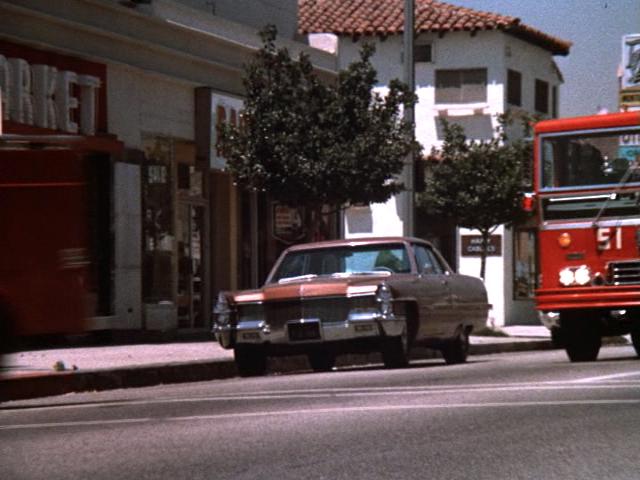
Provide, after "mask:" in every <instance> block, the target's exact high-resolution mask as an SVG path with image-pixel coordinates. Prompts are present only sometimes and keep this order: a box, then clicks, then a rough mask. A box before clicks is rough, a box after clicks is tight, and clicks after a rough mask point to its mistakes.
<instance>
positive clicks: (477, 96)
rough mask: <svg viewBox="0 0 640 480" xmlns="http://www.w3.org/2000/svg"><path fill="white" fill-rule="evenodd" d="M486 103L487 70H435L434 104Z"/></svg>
mask: <svg viewBox="0 0 640 480" xmlns="http://www.w3.org/2000/svg"><path fill="white" fill-rule="evenodd" d="M486 101H487V69H486V68H474V69H466V70H436V103H477V102H486Z"/></svg>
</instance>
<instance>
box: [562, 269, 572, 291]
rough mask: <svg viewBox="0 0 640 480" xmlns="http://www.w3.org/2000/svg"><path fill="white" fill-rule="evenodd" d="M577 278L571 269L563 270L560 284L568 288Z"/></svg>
mask: <svg viewBox="0 0 640 480" xmlns="http://www.w3.org/2000/svg"><path fill="white" fill-rule="evenodd" d="M575 279H576V277H575V275H574V273H573V270H571V269H570V268H563V269H562V270H560V284H561V285H563V286H565V287H568V286H570V285H573V282H574V281H575Z"/></svg>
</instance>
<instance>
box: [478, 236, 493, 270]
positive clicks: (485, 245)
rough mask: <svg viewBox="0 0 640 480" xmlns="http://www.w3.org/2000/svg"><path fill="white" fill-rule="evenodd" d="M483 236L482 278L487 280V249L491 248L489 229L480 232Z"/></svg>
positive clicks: (481, 252)
mask: <svg viewBox="0 0 640 480" xmlns="http://www.w3.org/2000/svg"><path fill="white" fill-rule="evenodd" d="M480 234H481V235H482V249H481V250H480V278H482V280H483V281H484V280H485V273H486V266H487V249H488V248H489V237H490V236H491V232H490V231H489V230H488V229H486V230H485V229H482V230H480Z"/></svg>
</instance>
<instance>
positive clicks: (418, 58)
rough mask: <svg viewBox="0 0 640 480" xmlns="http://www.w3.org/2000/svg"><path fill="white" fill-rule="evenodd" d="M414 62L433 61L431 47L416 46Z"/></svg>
mask: <svg viewBox="0 0 640 480" xmlns="http://www.w3.org/2000/svg"><path fill="white" fill-rule="evenodd" d="M413 61H414V62H416V63H419V62H423V63H429V62H432V61H433V57H432V52H431V45H415V46H414V47H413Z"/></svg>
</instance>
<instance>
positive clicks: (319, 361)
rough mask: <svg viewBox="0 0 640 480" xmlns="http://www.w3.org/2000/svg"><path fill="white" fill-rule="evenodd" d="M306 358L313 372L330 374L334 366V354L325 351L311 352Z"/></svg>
mask: <svg viewBox="0 0 640 480" xmlns="http://www.w3.org/2000/svg"><path fill="white" fill-rule="evenodd" d="M307 358H308V359H309V365H311V368H312V369H313V371H314V372H330V371H331V370H333V367H334V366H335V364H336V356H335V354H334V353H333V352H328V351H326V350H318V351H316V352H312V353H310V354H309V355H308V356H307Z"/></svg>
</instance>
